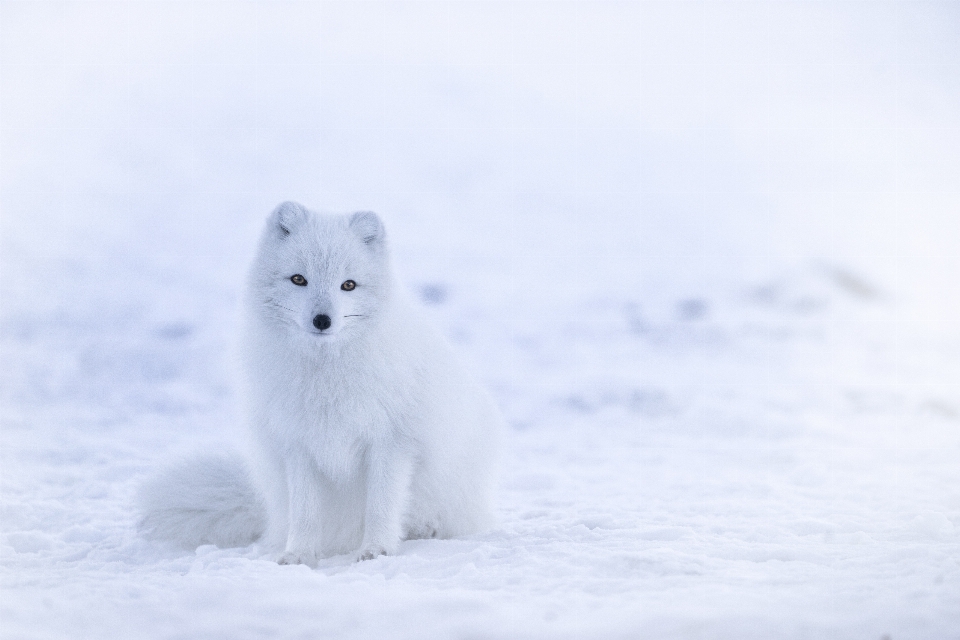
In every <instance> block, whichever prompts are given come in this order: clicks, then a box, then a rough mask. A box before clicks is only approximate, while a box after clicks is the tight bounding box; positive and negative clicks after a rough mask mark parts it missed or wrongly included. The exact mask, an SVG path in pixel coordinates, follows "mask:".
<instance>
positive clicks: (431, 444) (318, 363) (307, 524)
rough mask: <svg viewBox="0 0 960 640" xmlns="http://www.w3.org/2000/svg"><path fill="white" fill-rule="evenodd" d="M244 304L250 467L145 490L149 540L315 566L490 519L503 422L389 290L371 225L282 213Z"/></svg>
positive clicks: (182, 471) (166, 478)
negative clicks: (258, 547)
mask: <svg viewBox="0 0 960 640" xmlns="http://www.w3.org/2000/svg"><path fill="white" fill-rule="evenodd" d="M246 307H247V318H246V326H245V329H244V334H243V340H242V343H241V346H242V354H243V356H244V368H245V373H246V380H245V384H246V388H245V396H246V399H247V401H248V404H249V412H250V426H251V428H252V433H253V436H254V438H253V442H254V443H255V446H254V447H253V449H254V458H255V460H254V465H253V471H254V472H253V473H252V474H248V473H247V471H246V469H245V466H244V464H243V462H242V460H238V459H235V458H224V457H220V458H216V457H208V458H201V459H199V460H194V461H190V462H186V463H183V464H181V465H180V466H177V467H172V468H170V469H168V470H167V471H165V472H163V473H162V474H161V475H160V476H158V477H157V478H155V479H154V480H152V481H151V482H148V483H147V484H145V485H144V487H143V488H142V490H141V492H140V507H141V520H140V528H141V530H142V531H143V532H144V533H145V534H147V535H149V536H152V537H156V538H165V539H169V540H172V541H174V542H178V543H180V544H181V545H183V546H187V547H194V546H196V545H198V544H204V543H213V544H218V545H220V546H236V545H241V544H249V543H251V542H253V541H255V540H258V539H259V540H262V542H263V543H264V544H265V545H266V546H267V548H268V549H269V550H271V551H273V552H275V553H277V554H279V556H278V562H280V563H281V564H299V563H303V564H307V565H310V566H315V565H316V563H317V560H318V558H321V557H326V556H330V555H336V554H342V553H349V552H355V553H356V554H357V555H356V557H357V559H359V560H364V559H369V558H374V557H377V556H379V555H382V554H391V553H394V552H396V551H397V549H398V546H399V544H400V542H401V540H403V539H410V538H430V537H441V538H446V537H450V536H457V535H464V534H469V533H474V532H477V531H479V530H481V529H482V528H483V527H485V526H487V525H488V524H489V523H490V521H491V503H492V494H493V484H494V474H493V467H494V464H495V460H496V457H497V449H498V441H499V436H500V431H501V429H502V419H501V417H500V415H499V413H498V411H497V410H496V408H495V406H494V404H493V402H492V400H491V399H490V397H489V396H488V395H487V393H486V392H485V391H484V390H483V389H482V388H481V387H480V386H479V385H478V384H476V383H475V382H474V381H473V380H472V379H471V378H470V377H469V376H468V375H467V374H466V372H465V371H464V369H463V368H462V367H461V366H460V364H459V363H458V362H457V360H456V358H455V357H454V355H453V353H452V351H451V349H450V347H449V346H447V344H446V343H445V341H444V340H443V339H442V338H441V337H440V336H439V335H438V334H437V333H436V332H435V331H433V330H432V329H431V328H430V327H429V325H428V324H427V323H426V322H425V321H424V319H422V318H421V317H420V315H419V314H418V313H417V310H416V308H415V306H414V305H413V304H412V303H410V302H409V301H408V300H407V299H406V297H405V295H404V294H403V292H402V291H401V290H400V288H399V287H398V286H397V284H396V283H395V281H394V278H393V276H392V273H391V269H390V264H389V256H388V252H387V244H386V237H385V233H384V227H383V224H382V222H381V221H380V219H379V218H378V217H377V215H376V214H374V213H369V212H360V213H355V214H353V215H350V216H333V215H321V214H316V213H313V212H310V211H308V210H307V209H305V208H304V207H303V206H301V205H299V204H296V203H291V202H287V203H283V204H281V205H280V206H278V207H277V208H276V209H275V210H274V211H273V213H272V214H271V215H270V218H269V220H268V221H267V227H266V229H265V230H264V232H263V236H262V239H261V241H260V247H259V250H258V253H257V257H256V259H255V260H254V263H253V268H252V270H251V273H250V279H249V283H248V288H247V296H246Z"/></svg>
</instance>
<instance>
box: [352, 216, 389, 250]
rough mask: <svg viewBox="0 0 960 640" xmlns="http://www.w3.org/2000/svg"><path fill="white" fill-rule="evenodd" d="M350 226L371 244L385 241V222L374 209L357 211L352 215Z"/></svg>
mask: <svg viewBox="0 0 960 640" xmlns="http://www.w3.org/2000/svg"><path fill="white" fill-rule="evenodd" d="M350 228H351V229H353V231H354V232H355V233H357V234H358V235H359V236H360V237H361V238H363V241H364V243H366V244H370V245H373V244H379V243H381V242H383V239H384V236H385V231H384V228H383V222H382V221H381V220H380V216H378V215H377V214H375V213H374V212H373V211H357V212H356V213H355V214H353V215H352V216H350Z"/></svg>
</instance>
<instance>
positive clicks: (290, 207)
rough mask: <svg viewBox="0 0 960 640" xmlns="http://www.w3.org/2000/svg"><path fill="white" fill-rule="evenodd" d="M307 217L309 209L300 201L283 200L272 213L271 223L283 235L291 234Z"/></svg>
mask: <svg viewBox="0 0 960 640" xmlns="http://www.w3.org/2000/svg"><path fill="white" fill-rule="evenodd" d="M306 217H307V210H306V208H304V206H303V205H302V204H300V203H298V202H281V203H280V204H278V205H277V208H276V209H274V210H273V213H271V214H270V220H269V224H270V226H271V227H273V228H274V229H275V230H276V231H277V232H278V233H279V234H280V235H281V236H282V237H286V236H288V235H290V232H291V231H293V230H294V229H296V228H297V226H299V225H300V223H301V222H303V220H304V219H305V218H306Z"/></svg>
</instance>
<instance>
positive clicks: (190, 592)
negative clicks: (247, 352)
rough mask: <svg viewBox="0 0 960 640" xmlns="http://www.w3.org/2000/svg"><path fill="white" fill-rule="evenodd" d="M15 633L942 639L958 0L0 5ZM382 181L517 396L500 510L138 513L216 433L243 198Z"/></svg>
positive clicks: (452, 316)
mask: <svg viewBox="0 0 960 640" xmlns="http://www.w3.org/2000/svg"><path fill="white" fill-rule="evenodd" d="M0 11H2V15H0V56H2V59H0V62H2V78H0V81H2V92H0V93H2V105H0V106H2V110H0V118H2V120H0V142H2V155H3V163H2V174H0V181H2V184H0V198H2V202H0V204H2V218H0V224H2V227H0V229H2V263H0V266H2V273H0V277H2V283H0V284H2V292H0V294H2V310H0V313H2V334H0V338H2V341H0V349H2V362H3V366H2V370H0V375H2V378H0V389H2V391H0V393H2V395H0V402H2V470H0V479H2V512H0V515H2V544H0V560H2V568H0V586H2V600H0V614H2V618H0V635H2V637H3V638H4V639H6V638H10V639H11V640H12V639H14V638H68V637H69V638H98V639H103V638H134V637H136V638H231V639H238V638H261V637H276V638H391V639H392V638H414V637H416V638H657V639H669V638H698V639H714V638H716V639H720V638H731V639H732V638H736V639H738V640H743V639H749V638H757V639H760V638H791V639H800V638H838V639H839V638H843V639H847V638H865V639H872V640H880V639H881V638H891V639H893V640H902V639H909V638H916V639H924V640H926V639H953V640H956V639H957V638H960V312H958V308H960V304H958V300H960V295H958V288H957V283H958V274H960V259H958V256H960V251H958V249H960V246H958V245H960V83H958V79H960V73H958V65H960V40H958V39H957V34H958V33H960V11H958V9H957V6H956V5H955V4H927V3H922V2H910V3H902V4H897V3H882V4H881V3H876V4H873V3H849V4H840V3H830V4H821V3H808V2H802V3H789V2H784V3H750V2H745V3H719V2H718V3H714V2H708V3H699V2H690V3H681V4H672V3H668V4H642V3H627V4H608V3H593V2H591V3H582V4H581V3H572V4H571V3H556V4H553V3H550V4H547V3H512V2H503V3H415V4H406V3H386V4H384V3H378V2H370V3H320V2H310V3H306V2H304V3H298V2H283V3H266V2H264V3H239V2H237V3H208V2H198V3H193V2H182V3H166V2H156V3H153V2H142V3H141V2H137V3H133V2H131V3H104V2H49V3H47V2H15V1H7V2H4V3H3V4H2V8H0ZM283 200H297V201H300V202H303V203H305V204H306V205H308V206H311V207H315V208H321V209H326V210H330V211H338V212H346V211H354V210H373V211H377V212H378V213H379V214H380V215H381V216H382V217H383V218H384V220H385V221H386V224H387V228H388V230H389V233H390V234H391V239H392V242H393V248H394V256H395V260H396V268H397V271H398V273H399V276H400V278H401V280H402V281H403V282H404V283H405V284H406V286H408V287H409V288H410V290H411V291H412V292H413V293H414V294H415V295H417V296H419V298H420V299H421V301H422V302H423V304H424V306H425V308H426V309H427V313H428V314H429V316H430V317H431V319H432V321H433V322H435V323H436V324H437V326H438V327H439V328H440V329H441V330H442V331H443V332H444V333H445V334H446V335H447V336H448V337H449V338H450V340H451V341H452V342H453V343H454V346H455V348H456V349H457V351H458V352H459V353H460V354H461V355H462V356H463V358H464V359H465V360H466V361H467V362H468V363H469V365H470V366H471V368H472V369H473V371H474V372H475V373H476V374H477V375H478V377H479V378H480V379H481V380H483V382H484V383H485V384H486V385H487V386H488V388H489V389H490V390H491V391H492V393H493V394H494V396H495V398H496V399H497V401H498V403H499V404H500V406H501V407H502V409H503V412H504V414H505V416H506V418H507V420H508V422H509V424H510V430H509V433H508V436H507V442H506V445H507V446H506V457H505V460H504V462H503V469H502V471H501V489H500V495H499V507H498V523H497V524H496V526H495V527H493V528H492V529H490V530H489V531H487V532H485V533H482V534H479V535H473V536H468V537H464V538H459V539H452V540H419V541H412V542H406V543H404V544H403V545H402V546H401V548H400V551H399V553H398V554H397V555H395V556H388V557H381V558H378V559H375V560H371V561H366V562H361V563H354V562H352V558H349V557H346V556H338V557H333V558H330V559H327V560H324V561H322V562H321V564H320V566H319V567H318V568H317V569H316V570H310V569H308V568H307V567H303V566H279V565H277V564H276V563H275V562H274V560H273V558H271V557H270V556H268V555H266V554H264V553H263V552H262V551H261V550H260V549H259V548H258V547H257V546H256V544H253V545H249V546H245V547H239V548H226V549H221V548H217V547H214V546H211V545H206V546H201V547H199V548H198V549H197V550H196V551H184V550H182V549H176V548H170V547H164V546H162V545H160V544H159V543H157V542H155V541H153V540H150V539H147V538H145V537H143V536H141V535H138V534H137V531H136V517H135V512H134V504H135V497H136V494H137V491H138V488H139V487H140V486H141V485H142V484H143V482H144V481H146V480H147V479H148V478H150V477H152V475H153V474H154V473H155V472H156V471H157V470H158V469H159V468H161V467H162V466H163V465H165V464H168V463H169V462H170V461H176V460H178V459H181V458H182V457H184V456H190V455H195V454H202V455H231V454H230V452H231V451H233V450H234V448H235V446H236V440H237V438H238V437H239V433H238V432H239V429H238V427H237V425H238V424H240V421H241V420H242V416H241V415H239V410H238V409H237V405H238V404H239V398H238V397H237V393H238V392H237V385H236V381H235V379H234V372H235V370H236V367H235V366H234V363H233V360H234V354H233V349H234V347H233V345H234V344H235V336H236V332H237V325H238V320H237V308H238V297H239V292H240V290H241V287H242V283H243V281H244V277H245V273H246V270H247V267H248V264H249V262H250V259H251V258H252V255H253V252H254V249H255V244H256V237H257V233H258V231H259V229H260V227H261V225H262V223H263V220H264V218H265V217H266V215H267V214H268V213H269V212H270V210H271V209H272V208H273V207H274V206H275V205H276V204H277V203H279V202H281V201H283Z"/></svg>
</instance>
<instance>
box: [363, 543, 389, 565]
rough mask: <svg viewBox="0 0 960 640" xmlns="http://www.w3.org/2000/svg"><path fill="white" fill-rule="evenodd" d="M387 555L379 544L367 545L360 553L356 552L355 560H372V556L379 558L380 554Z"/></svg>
mask: <svg viewBox="0 0 960 640" xmlns="http://www.w3.org/2000/svg"><path fill="white" fill-rule="evenodd" d="M385 555H387V550H386V549H384V548H383V547H381V546H380V545H375V544H372V545H368V546H366V547H364V548H363V549H361V550H360V553H358V554H357V562H363V561H364V560H373V559H374V558H379V557H380V556H385Z"/></svg>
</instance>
